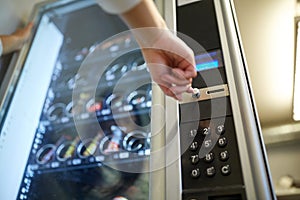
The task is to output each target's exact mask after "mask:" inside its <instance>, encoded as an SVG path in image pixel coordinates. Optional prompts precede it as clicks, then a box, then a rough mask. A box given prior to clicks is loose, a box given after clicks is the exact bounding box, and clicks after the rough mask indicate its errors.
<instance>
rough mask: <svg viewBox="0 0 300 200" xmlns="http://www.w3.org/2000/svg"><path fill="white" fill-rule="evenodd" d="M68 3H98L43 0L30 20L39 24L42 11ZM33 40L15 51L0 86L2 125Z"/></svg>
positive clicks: (93, 2)
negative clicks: (17, 51)
mask: <svg viewBox="0 0 300 200" xmlns="http://www.w3.org/2000/svg"><path fill="white" fill-rule="evenodd" d="M79 2H80V3H79ZM68 3H76V5H77V4H78V5H77V7H76V9H80V8H82V7H85V6H88V5H93V4H96V2H95V1H93V0H86V1H80V0H75V1H74V0H62V1H56V0H48V1H43V2H40V3H36V4H35V6H34V8H33V10H32V12H31V15H30V17H29V20H28V21H29V22H33V23H34V24H37V23H38V21H39V19H40V17H41V16H42V15H41V13H42V12H43V11H45V10H47V9H51V8H55V7H59V6H62V5H65V4H68ZM67 7H68V6H67ZM74 10H75V8H74V7H72V11H74ZM63 11H64V12H70V11H71V10H61V11H60V12H63ZM34 31H36V30H34ZM32 35H33V34H32ZM32 41H33V36H31V37H30V38H29V40H28V42H27V43H25V44H24V45H23V47H22V48H21V50H20V51H19V53H14V55H13V58H12V60H11V62H10V65H9V67H8V71H7V72H6V74H5V76H4V80H3V82H2V84H1V87H0V125H1V124H2V123H3V120H4V118H5V117H4V115H5V113H6V112H7V109H8V107H9V103H10V100H11V99H12V96H13V93H14V90H15V88H16V85H17V83H18V80H19V77H20V75H21V72H22V70H23V65H24V62H25V60H26V57H27V53H28V52H29V49H30V44H31V43H32Z"/></svg>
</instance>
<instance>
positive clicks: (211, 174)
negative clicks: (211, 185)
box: [206, 166, 216, 177]
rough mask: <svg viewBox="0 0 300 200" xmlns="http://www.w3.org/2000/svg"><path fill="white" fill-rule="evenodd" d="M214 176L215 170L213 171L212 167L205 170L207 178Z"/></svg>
mask: <svg viewBox="0 0 300 200" xmlns="http://www.w3.org/2000/svg"><path fill="white" fill-rule="evenodd" d="M215 174H216V169H215V167H214V166H211V167H208V168H207V169H206V175H207V176H208V177H213V176H214V175H215Z"/></svg>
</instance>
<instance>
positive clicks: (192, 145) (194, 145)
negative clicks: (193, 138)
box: [190, 142, 198, 151]
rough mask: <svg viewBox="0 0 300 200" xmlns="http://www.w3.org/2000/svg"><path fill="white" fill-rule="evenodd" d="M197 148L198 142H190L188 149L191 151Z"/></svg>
mask: <svg viewBox="0 0 300 200" xmlns="http://www.w3.org/2000/svg"><path fill="white" fill-rule="evenodd" d="M197 149H198V142H192V144H191V145H190V150H191V151H196V150H197Z"/></svg>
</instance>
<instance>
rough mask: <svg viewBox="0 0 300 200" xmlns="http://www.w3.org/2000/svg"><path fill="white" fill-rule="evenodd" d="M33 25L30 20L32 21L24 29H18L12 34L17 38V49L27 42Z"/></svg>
mask: <svg viewBox="0 0 300 200" xmlns="http://www.w3.org/2000/svg"><path fill="white" fill-rule="evenodd" d="M32 27H33V23H32V22H30V23H28V24H27V26H25V27H24V28H22V29H18V30H16V31H15V32H14V33H13V34H12V36H14V37H15V38H16V46H15V50H19V49H21V48H22V46H23V45H24V43H25V42H27V40H28V39H29V37H30V34H31V30H32Z"/></svg>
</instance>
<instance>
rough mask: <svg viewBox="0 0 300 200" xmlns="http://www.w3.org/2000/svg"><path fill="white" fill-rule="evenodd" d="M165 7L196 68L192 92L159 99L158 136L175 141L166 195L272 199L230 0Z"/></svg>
mask: <svg viewBox="0 0 300 200" xmlns="http://www.w3.org/2000/svg"><path fill="white" fill-rule="evenodd" d="M166 9H168V10H166V12H165V15H166V16H165V17H166V19H167V20H168V23H169V26H171V27H173V28H174V29H175V30H176V31H177V35H178V37H181V38H182V39H183V40H185V42H186V43H187V44H189V46H190V47H191V48H192V50H193V51H194V53H195V60H196V70H197V76H196V77H195V78H194V79H193V82H192V87H193V88H194V93H193V94H186V95H184V96H183V100H182V101H181V102H179V103H178V104H177V103H176V102H173V101H172V100H170V99H167V102H168V104H169V106H167V110H166V112H167V113H168V114H167V115H168V116H169V117H171V116H175V117H172V119H169V120H168V123H169V124H168V123H167V132H166V134H167V138H168V140H167V141H166V142H169V141H170V139H169V138H170V137H172V139H173V140H177V142H178V148H173V151H171V152H170V151H168V150H167V151H166V157H167V158H168V157H169V159H166V160H167V167H166V182H167V183H166V186H167V188H168V189H167V193H166V199H183V200H213V199H214V200H221V199H222V200H225V199H226V200H227V199H230V200H246V199H248V200H254V199H257V200H260V199H276V197H275V195H274V191H273V187H272V181H271V178H270V172H269V168H268V162H267V158H266V153H265V149H264V144H263V140H262V135H261V131H260V127H259V122H258V118H257V114H256V111H255V104H254V101H253V97H252V94H251V86H250V82H249V78H248V75H247V65H246V61H245V58H244V55H243V50H242V45H241V41H240V38H239V33H238V27H237V24H236V19H235V17H236V16H235V14H234V5H233V1H231V0H177V1H176V2H175V1H173V2H169V3H167V4H166ZM170 10H171V11H172V12H170ZM195 43H198V45H195ZM173 110H176V111H175V113H176V112H178V115H176V114H174V111H173ZM169 113H173V115H172V114H169ZM173 121H177V123H178V127H177V128H174V127H173V126H172V125H170V124H174V122H173ZM166 145H168V144H166ZM170 157H171V158H172V159H170ZM174 174H179V175H175V176H174ZM174 182H175V183H176V182H179V183H180V184H174ZM170 188H176V189H175V190H173V191H172V192H168V191H169V190H171V189H170Z"/></svg>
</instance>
